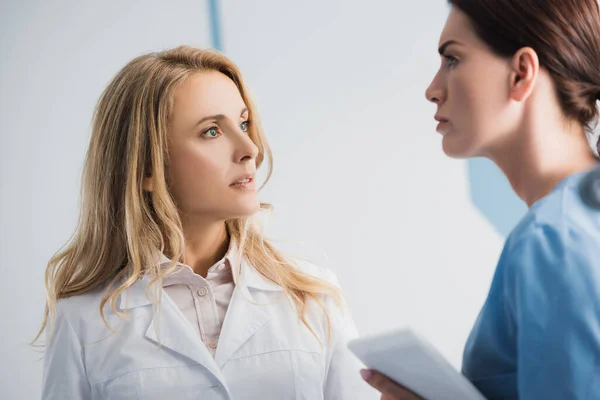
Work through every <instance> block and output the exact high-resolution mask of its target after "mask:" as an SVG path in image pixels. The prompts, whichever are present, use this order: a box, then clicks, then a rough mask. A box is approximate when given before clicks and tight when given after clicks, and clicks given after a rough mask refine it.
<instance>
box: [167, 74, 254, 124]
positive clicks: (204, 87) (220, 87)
mask: <svg viewBox="0 0 600 400" xmlns="http://www.w3.org/2000/svg"><path fill="white" fill-rule="evenodd" d="M244 107H245V104H244V100H243V99H242V96H241V94H240V91H239V89H238V87H237V86H236V84H235V83H234V82H233V81H232V80H231V79H230V78H229V77H227V76H226V75H224V74H222V73H220V72H218V71H202V72H197V73H194V74H193V75H191V76H189V77H188V78H187V79H186V80H185V81H184V82H183V83H182V84H181V85H180V86H179V87H178V88H177V89H176V91H175V101H174V109H173V113H174V114H175V115H177V114H179V115H180V116H189V115H190V114H191V115H193V116H194V117H200V118H201V117H202V116H206V115H213V114H225V115H229V114H238V115H239V113H240V110H241V109H242V108H244Z"/></svg>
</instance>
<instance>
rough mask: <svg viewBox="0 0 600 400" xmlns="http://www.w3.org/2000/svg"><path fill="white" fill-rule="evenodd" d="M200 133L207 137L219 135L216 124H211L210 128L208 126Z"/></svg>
mask: <svg viewBox="0 0 600 400" xmlns="http://www.w3.org/2000/svg"><path fill="white" fill-rule="evenodd" d="M202 135H203V136H205V137H207V138H216V137H219V129H218V128H217V127H216V126H213V127H211V128H208V129H207V130H205V131H204V132H202Z"/></svg>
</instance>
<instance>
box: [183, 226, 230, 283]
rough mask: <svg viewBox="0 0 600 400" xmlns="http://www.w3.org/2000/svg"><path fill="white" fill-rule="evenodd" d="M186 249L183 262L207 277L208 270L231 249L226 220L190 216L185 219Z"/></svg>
mask: <svg viewBox="0 0 600 400" xmlns="http://www.w3.org/2000/svg"><path fill="white" fill-rule="evenodd" d="M183 234H184V237H185V251H184V260H183V262H184V263H185V264H186V265H189V266H190V267H191V268H192V269H193V270H194V272H195V273H197V274H198V275H200V276H202V277H205V278H206V275H207V274H208V270H209V269H210V267H211V266H213V265H214V264H215V263H216V262H217V261H219V260H220V259H222V258H223V257H224V256H225V254H227V250H228V249H229V234H228V232H227V228H226V226H225V222H224V221H207V220H203V219H201V218H189V219H186V220H184V221H183Z"/></svg>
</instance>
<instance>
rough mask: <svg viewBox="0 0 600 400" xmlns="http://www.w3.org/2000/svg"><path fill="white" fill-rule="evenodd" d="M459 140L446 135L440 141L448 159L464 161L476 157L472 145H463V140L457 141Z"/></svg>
mask: <svg viewBox="0 0 600 400" xmlns="http://www.w3.org/2000/svg"><path fill="white" fill-rule="evenodd" d="M457 139H460V138H457V137H452V136H451V135H446V136H444V138H443V139H442V150H443V151H444V154H446V155H447V156H448V157H450V158H456V159H465V158H471V157H477V155H476V154H475V153H476V151H474V149H473V146H472V143H468V142H467V143H465V141H464V140H457Z"/></svg>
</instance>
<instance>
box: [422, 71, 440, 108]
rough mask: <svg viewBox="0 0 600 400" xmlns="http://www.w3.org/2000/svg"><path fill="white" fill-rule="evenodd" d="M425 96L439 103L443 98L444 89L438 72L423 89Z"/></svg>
mask: <svg viewBox="0 0 600 400" xmlns="http://www.w3.org/2000/svg"><path fill="white" fill-rule="evenodd" d="M425 97H426V98H427V100H429V101H430V102H432V103H435V104H437V105H439V104H440V103H442V102H443V101H444V99H445V91H444V89H443V86H442V85H441V82H440V76H439V73H438V74H436V76H435V77H434V78H433V80H432V81H431V83H430V84H429V87H428V88H427V90H426V91H425Z"/></svg>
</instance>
